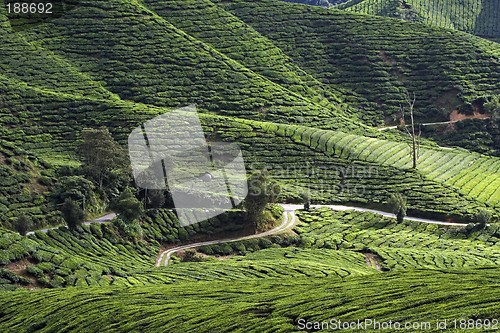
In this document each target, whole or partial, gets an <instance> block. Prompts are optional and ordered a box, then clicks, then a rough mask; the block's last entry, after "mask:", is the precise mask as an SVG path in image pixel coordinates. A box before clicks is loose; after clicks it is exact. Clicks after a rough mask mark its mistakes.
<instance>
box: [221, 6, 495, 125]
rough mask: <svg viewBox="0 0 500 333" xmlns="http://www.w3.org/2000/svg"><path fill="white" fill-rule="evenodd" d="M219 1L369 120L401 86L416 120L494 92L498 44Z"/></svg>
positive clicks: (397, 100)
mask: <svg viewBox="0 0 500 333" xmlns="http://www.w3.org/2000/svg"><path fill="white" fill-rule="evenodd" d="M220 6H222V7H223V8H225V9H226V10H229V11H230V12H231V13H233V14H234V15H236V16H238V17H239V18H240V19H242V20H243V21H244V22H246V23H248V24H249V25H251V26H252V27H254V28H255V29H256V30H257V31H259V32H260V33H261V34H263V35H264V36H266V37H268V38H269V39H270V40H271V41H273V42H274V43H275V45H277V46H278V47H280V48H281V49H282V50H283V51H284V52H285V53H286V54H287V55H288V56H290V57H291V58H292V59H293V60H294V61H296V62H297V63H298V64H299V65H300V66H301V67H302V68H303V69H305V70H306V71H307V72H309V73H310V74H312V75H313V76H314V77H316V78H317V79H319V80H321V81H322V82H324V83H325V84H326V85H328V86H329V87H336V89H339V88H340V89H345V90H346V93H347V95H346V96H345V99H346V101H349V102H352V104H353V105H356V106H357V107H358V108H359V109H360V110H363V111H362V113H361V114H360V117H361V118H362V119H364V120H366V121H371V122H373V123H374V124H381V123H382V122H383V120H384V117H386V120H388V121H394V120H397V117H398V116H399V115H398V113H399V110H400V106H401V105H406V102H405V91H409V92H410V93H415V95H416V98H417V103H416V105H415V110H416V116H417V118H419V119H422V120H424V119H425V120H432V119H436V120H438V119H441V120H447V119H448V116H449V114H450V112H451V111H452V110H455V109H460V110H463V111H464V112H470V111H472V109H473V108H476V109H477V108H480V104H481V102H480V98H481V97H484V96H487V95H490V96H491V95H494V94H498V93H499V87H498V81H499V78H500V66H499V62H498V58H499V54H500V46H499V45H498V44H495V43H489V42H486V41H485V40H482V39H479V38H477V37H474V36H470V35H466V34H463V33H459V32H453V31H443V30H441V29H437V28H431V27H428V26H426V25H422V24H415V23H408V22H404V21H398V20H392V19H384V18H381V17H375V16H367V15H358V14H351V13H347V12H345V11H338V10H327V9H324V8H319V7H304V6H302V5H298V4H288V3H283V2H281V3H280V2H275V1H267V0H260V1H252V2H246V1H231V2H227V1H224V2H221V3H220ZM494 59H497V60H494ZM465 64H467V65H465ZM464 66H466V67H465V68H466V70H462V69H464ZM430 86H431V87H433V88H432V89H428V88H429V87H430ZM332 89H333V88H332ZM350 96H351V97H350Z"/></svg>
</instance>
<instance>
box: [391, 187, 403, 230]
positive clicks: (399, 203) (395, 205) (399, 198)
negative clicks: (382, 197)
mask: <svg viewBox="0 0 500 333" xmlns="http://www.w3.org/2000/svg"><path fill="white" fill-rule="evenodd" d="M389 205H390V206H391V209H392V212H393V213H394V214H396V219H397V220H398V222H399V223H402V222H403V220H404V218H405V216H406V197H405V196H404V195H402V194H401V193H395V194H392V195H391V198H390V199H389Z"/></svg>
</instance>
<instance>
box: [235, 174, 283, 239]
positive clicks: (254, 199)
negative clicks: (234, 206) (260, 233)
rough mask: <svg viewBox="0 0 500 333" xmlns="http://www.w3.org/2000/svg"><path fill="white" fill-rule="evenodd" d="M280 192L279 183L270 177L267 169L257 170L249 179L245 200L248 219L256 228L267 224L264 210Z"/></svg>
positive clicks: (259, 228) (244, 204)
mask: <svg viewBox="0 0 500 333" xmlns="http://www.w3.org/2000/svg"><path fill="white" fill-rule="evenodd" d="M279 192H280V188H279V185H278V184H277V183H276V182H274V181H273V180H271V179H270V178H269V175H268V173H267V171H265V170H263V171H257V172H254V173H252V174H251V175H250V177H249V179H248V195H247V197H246V198H245V200H244V202H243V206H244V207H245V211H246V213H247V216H248V219H249V220H250V221H252V222H253V223H254V224H255V228H256V230H261V229H262V228H263V227H264V226H265V225H267V222H269V221H266V216H265V214H264V210H265V209H266V206H267V205H268V204H270V203H273V202H274V200H276V198H277V197H278V195H279Z"/></svg>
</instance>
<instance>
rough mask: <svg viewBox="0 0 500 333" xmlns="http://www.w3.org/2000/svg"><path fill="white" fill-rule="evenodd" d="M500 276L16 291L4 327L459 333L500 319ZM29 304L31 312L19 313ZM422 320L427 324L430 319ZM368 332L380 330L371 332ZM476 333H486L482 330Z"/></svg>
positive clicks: (411, 275)
mask: <svg viewBox="0 0 500 333" xmlns="http://www.w3.org/2000/svg"><path fill="white" fill-rule="evenodd" d="M497 276H498V270H496V269H485V270H482V271H466V272H461V273H457V272H440V271H415V272H404V273H401V272H399V273H389V274H387V275H374V276H371V277H370V283H367V281H366V277H364V276H363V277H359V278H349V279H346V280H345V281H344V282H338V281H336V280H330V279H327V278H324V279H318V278H313V279H311V278H305V279H298V278H293V279H287V280H279V281H275V280H272V279H271V280H255V281H245V282H231V284H227V283H224V282H215V283H214V282H209V283H202V282H196V283H180V284H177V285H168V286H147V287H135V288H110V289H107V288H92V289H79V288H71V289H68V290H50V291H49V290H46V291H37V292H18V293H14V294H8V295H6V296H5V297H2V299H1V300H0V304H1V305H2V309H3V310H2V314H3V316H2V319H1V320H0V328H1V329H2V330H5V331H9V330H10V331H12V330H17V331H38V332H55V331H58V332H69V331H71V332H85V331H86V330H88V329H91V328H95V327H99V330H100V331H102V332H116V331H117V330H120V331H121V332H137V331H142V330H147V331H149V332H160V331H164V330H168V331H172V332H194V331H205V332H235V331H238V332H254V331H255V332H256V331H258V332H277V331H278V332H293V331H297V330H301V327H299V326H298V325H299V324H300V323H302V325H305V323H306V322H322V321H326V322H329V321H330V320H331V319H336V320H340V321H343V322H345V321H352V320H354V321H357V320H358V319H359V320H361V321H364V320H365V319H371V318H376V320H378V321H380V322H383V321H386V322H388V321H389V320H392V322H395V321H397V322H401V323H402V325H404V323H406V322H409V323H413V322H416V323H417V325H418V323H422V322H423V321H425V322H427V321H428V322H429V323H430V324H429V325H432V326H429V328H428V329H427V331H428V332H442V331H443V329H442V328H440V329H438V328H436V325H437V323H436V322H437V321H438V320H445V319H447V320H448V326H447V328H448V329H447V331H448V332H454V331H455V332H456V331H458V330H459V328H458V329H456V330H455V329H454V326H453V319H455V318H456V320H457V322H456V324H457V325H460V320H465V319H466V318H480V319H488V318H498V315H499V313H498V307H499V304H498V299H499V294H498V292H499V291H498V283H497V282H496V281H497ZM187 295H189V297H187ZM306 295H307V296H306ZM445 300H446V301H447V303H445V304H443V303H444V302H445ZM26 303H29V304H30V306H29V307H22V308H21V309H20V310H18V309H16V307H17V305H18V304H26ZM67 310H71V311H67ZM61 311H64V315H61ZM423 314H425V316H426V318H429V319H422V315H423ZM27 316H29V318H30V320H29V321H28V320H25V318H26V317H27ZM436 318H439V319H436ZM301 319H302V320H301ZM465 322H466V321H465ZM481 322H482V321H481ZM492 324H493V323H492V322H491V320H490V326H491V325H492ZM421 325H426V324H421ZM424 327H425V326H424ZM457 327H459V326H457ZM302 328H305V327H302ZM366 331H367V332H376V331H377V330H376V328H372V327H368V329H367V330H366ZM470 331H471V332H484V330H482V328H481V329H470Z"/></svg>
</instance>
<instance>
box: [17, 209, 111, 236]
mask: <svg viewBox="0 0 500 333" xmlns="http://www.w3.org/2000/svg"><path fill="white" fill-rule="evenodd" d="M115 217H116V214H115V213H109V214H106V215H103V216H101V217H98V218H96V219H94V220H90V221H86V222H84V223H83V224H86V225H89V224H92V223H104V222H109V221H111V220H112V219H114V218H115ZM57 228H59V227H53V228H47V229H40V230H34V231H30V232H27V233H26V235H33V234H34V233H35V231H41V232H43V233H47V231H49V230H54V229H57Z"/></svg>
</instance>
